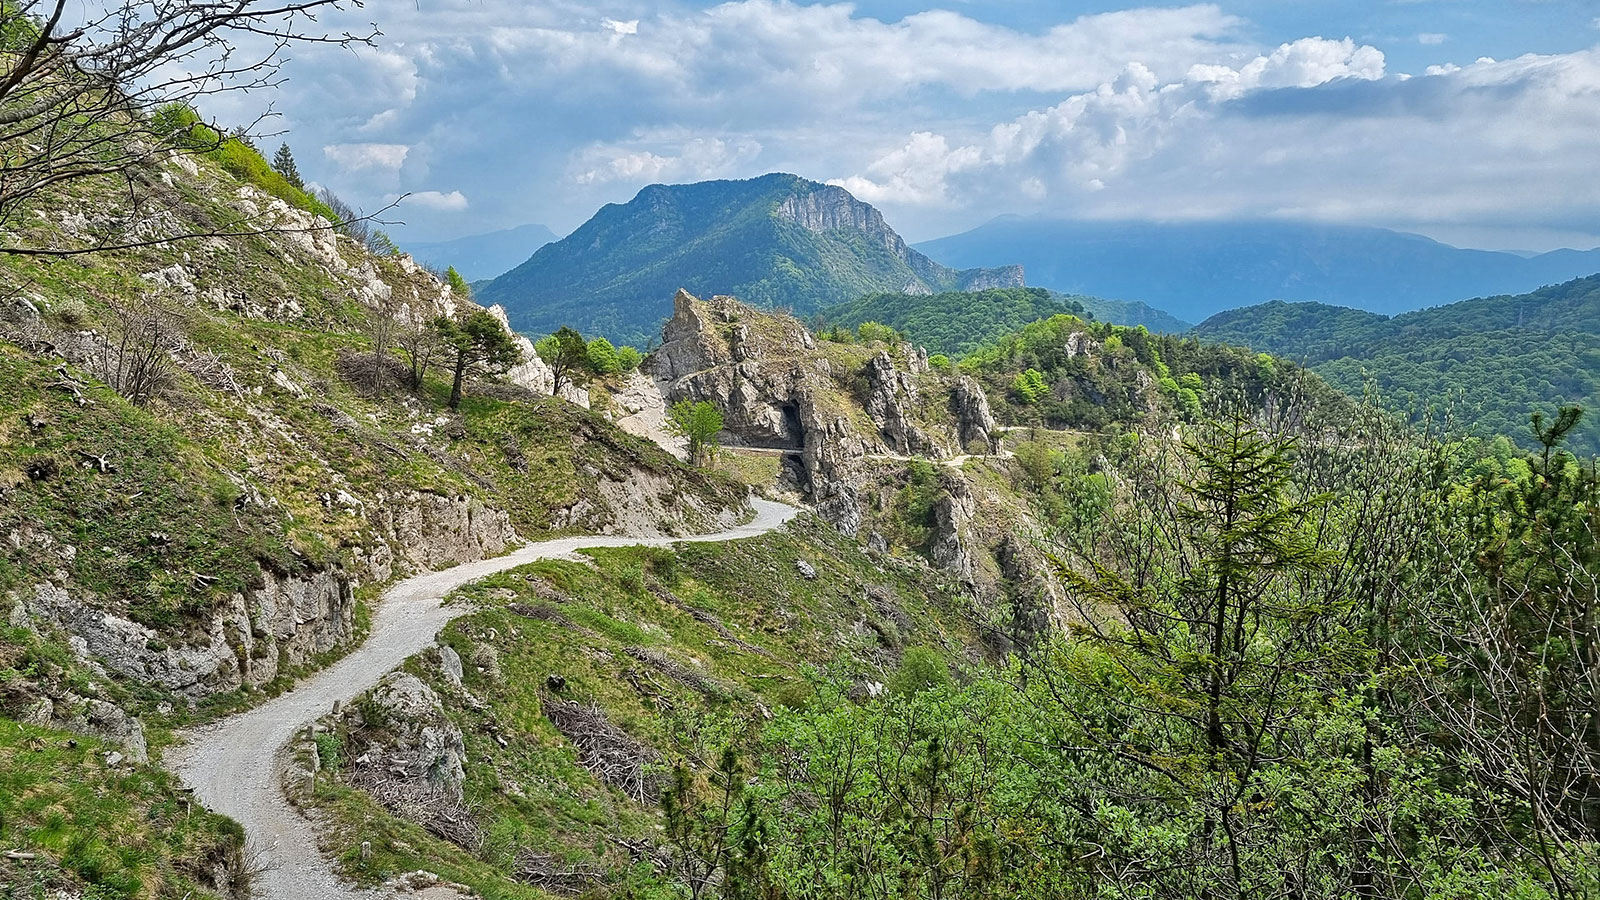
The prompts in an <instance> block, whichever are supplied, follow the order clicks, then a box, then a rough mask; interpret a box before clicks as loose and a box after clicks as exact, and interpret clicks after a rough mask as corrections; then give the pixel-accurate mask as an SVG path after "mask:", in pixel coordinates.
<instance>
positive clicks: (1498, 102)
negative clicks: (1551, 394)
mask: <svg viewBox="0 0 1600 900" xmlns="http://www.w3.org/2000/svg"><path fill="white" fill-rule="evenodd" d="M1382 71H1383V60H1382V56H1381V54H1377V53H1376V51H1374V50H1372V48H1363V47H1356V46H1354V45H1352V44H1350V43H1349V42H1336V41H1322V42H1319V43H1316V44H1308V43H1306V42H1295V44H1294V45H1285V46H1284V47H1280V48H1279V50H1278V51H1277V52H1274V53H1272V54H1270V55H1266V56H1263V57H1258V58H1257V59H1255V60H1252V61H1250V62H1247V63H1244V64H1243V65H1241V66H1239V67H1238V68H1234V69H1231V70H1230V69H1224V68H1222V67H1196V68H1195V69H1192V70H1191V71H1190V73H1189V75H1188V77H1186V78H1185V79H1183V80H1181V81H1176V82H1167V83H1163V82H1161V81H1160V80H1159V79H1156V78H1155V77H1154V76H1153V74H1152V73H1151V72H1150V71H1149V70H1148V69H1145V68H1143V67H1140V66H1136V65H1134V66H1129V68H1128V70H1127V71H1126V72H1125V73H1124V74H1123V76H1122V77H1120V78H1118V79H1117V80H1115V81H1112V82H1108V83H1106V84H1103V85H1101V86H1099V87H1098V88H1096V89H1095V90H1092V91H1087V92H1083V93H1080V94H1076V95H1074V96H1072V97H1069V98H1068V99H1066V100H1065V101H1063V102H1061V103H1059V104H1056V105H1054V106H1051V107H1047V108H1044V109H1039V110H1035V111H1032V112H1029V113H1026V114H1024V115H1022V116H1019V117H1017V118H1015V119H1012V120H1008V121H1005V122H1001V123H999V124H996V125H995V126H993V127H992V128H991V129H990V130H989V131H988V132H987V133H986V134H981V135H976V136H974V138H973V139H972V140H969V141H966V142H957V141H953V140H950V139H949V138H948V137H947V136H945V135H943V134H938V133H931V132H917V133H914V134H912V135H911V136H910V138H909V139H907V140H906V141H905V142H904V143H901V144H897V145H895V146H893V147H891V148H889V149H887V150H885V151H883V152H882V153H880V154H879V155H878V156H877V157H876V158H875V159H874V160H872V161H871V162H870V163H868V164H866V165H865V166H863V168H862V170H861V172H860V174H858V175H855V176H852V177H848V178H844V179H840V183H842V184H845V185H846V186H848V187H849V188H850V189H851V190H852V191H856V192H859V193H860V194H861V195H862V196H863V197H865V198H870V199H872V200H874V201H875V202H879V203H885V204H889V205H891V206H894V207H898V208H901V209H915V208H917V207H919V206H923V207H938V206H950V205H954V206H957V207H964V208H974V207H979V206H986V207H988V208H991V209H996V210H997V211H998V210H1012V211H1025V210H1029V209H1033V210H1047V211H1048V210H1059V209H1062V208H1071V209H1073V210H1075V212H1076V213H1078V214H1080V215H1089V216H1116V217H1124V216H1127V217H1155V218H1225V217H1230V216H1281V217H1286V218H1310V219H1318V220H1333V221H1355V222H1362V221H1365V222H1384V223H1403V222H1474V221H1482V220H1483V219H1484V218H1485V217H1489V218H1493V217H1497V216H1498V217H1502V218H1503V220H1506V221H1513V220H1519V219H1526V220H1527V221H1528V222H1533V223H1536V222H1538V221H1540V217H1554V218H1555V219H1559V218H1560V217H1562V216H1568V217H1578V216H1584V215H1588V211H1589V210H1592V209H1593V208H1594V207H1595V206H1596V205H1597V204H1600V186H1597V185H1596V184H1595V182H1594V181H1593V180H1592V179H1590V178H1587V177H1586V176H1585V174H1584V173H1586V172H1588V171H1589V170H1590V169H1591V168H1592V143H1591V141H1592V138H1591V136H1592V134H1593V133H1594V132H1595V130H1596V129H1597V128H1600V105H1597V104H1595V103H1594V102H1593V98H1594V97H1595V96H1596V95H1597V94H1600V49H1597V50H1592V51H1585V52H1581V53H1576V54H1569V55H1562V56H1525V57H1521V58H1519V59H1515V60H1506V61H1501V62H1496V61H1494V60H1490V59H1484V60H1480V61H1478V62H1476V63H1474V64H1472V65H1470V66H1467V67H1465V68H1457V67H1440V68H1438V69H1436V70H1433V71H1430V74H1431V75H1433V77H1432V78H1429V79H1415V80H1405V79H1401V78H1398V77H1392V78H1382V77H1381V75H1382ZM1506 121H1516V122H1519V123H1520V127H1519V128H1517V129H1507V128H1505V127H1504V123H1505V122H1506ZM1513 198H1514V199H1513Z"/></svg>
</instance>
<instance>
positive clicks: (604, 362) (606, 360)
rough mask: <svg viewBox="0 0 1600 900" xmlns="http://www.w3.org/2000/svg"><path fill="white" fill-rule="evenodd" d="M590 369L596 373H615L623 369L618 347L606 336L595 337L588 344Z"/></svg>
mask: <svg viewBox="0 0 1600 900" xmlns="http://www.w3.org/2000/svg"><path fill="white" fill-rule="evenodd" d="M588 361H589V371H591V372H593V373H595V374H596V375H615V374H617V373H618V372H621V371H622V360H621V358H620V357H619V356H618V355H617V348H616V347H614V346H612V344H611V342H610V341H608V340H606V339H605V338H603V337H602V338H595V339H593V340H591V341H590V342H589V344H588Z"/></svg>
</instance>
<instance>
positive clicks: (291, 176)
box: [272, 143, 306, 191]
mask: <svg viewBox="0 0 1600 900" xmlns="http://www.w3.org/2000/svg"><path fill="white" fill-rule="evenodd" d="M272 168H273V169H274V170H275V171H277V173H278V174H279V175H282V176H283V179H284V180H285V181H287V182H289V183H290V184H292V185H294V186H295V187H297V188H299V189H300V190H302V191H303V190H305V189H306V183H305V181H304V180H302V179H301V178H300V168H299V167H298V166H296V165H295V164H294V153H292V152H291V151H290V150H289V145H288V144H286V143H285V144H280V145H278V152H277V153H274V154H273V155H272Z"/></svg>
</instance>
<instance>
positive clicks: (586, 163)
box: [572, 135, 761, 185]
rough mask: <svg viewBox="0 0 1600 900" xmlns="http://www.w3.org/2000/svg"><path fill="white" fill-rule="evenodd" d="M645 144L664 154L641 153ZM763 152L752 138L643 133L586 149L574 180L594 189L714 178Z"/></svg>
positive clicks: (575, 171) (578, 164)
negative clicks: (678, 136)
mask: <svg viewBox="0 0 1600 900" xmlns="http://www.w3.org/2000/svg"><path fill="white" fill-rule="evenodd" d="M646 145H648V146H653V147H655V150H660V151H662V152H660V153H657V152H655V150H650V149H642V147H643V146H646ZM760 153H761V144H760V143H759V142H757V141H754V140H750V139H748V138H745V139H738V138H735V139H731V140H723V139H721V138H709V139H708V138H679V139H676V140H674V139H673V137H672V136H671V135H645V136H641V137H639V138H637V139H636V140H635V141H633V142H630V143H623V144H596V145H594V146H591V147H588V148H587V149H585V150H584V151H583V152H582V153H581V154H579V155H578V157H577V159H576V160H575V161H574V164H573V173H572V180H573V181H574V182H576V183H578V184H585V185H590V184H607V183H610V182H624V183H629V184H645V183H648V182H654V181H672V180H683V179H688V180H701V179H706V178H716V177H721V176H726V175H731V174H734V173H735V172H736V171H737V169H738V167H739V166H740V165H741V164H742V163H745V162H748V161H749V160H752V159H754V158H755V157H756V156H757V155H759V154H760Z"/></svg>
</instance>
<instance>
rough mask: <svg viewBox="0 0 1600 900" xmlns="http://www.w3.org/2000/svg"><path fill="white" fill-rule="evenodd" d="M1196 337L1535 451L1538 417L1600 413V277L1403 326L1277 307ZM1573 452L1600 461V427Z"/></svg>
mask: <svg viewBox="0 0 1600 900" xmlns="http://www.w3.org/2000/svg"><path fill="white" fill-rule="evenodd" d="M1196 334H1198V335H1200V336H1201V337H1203V338H1205V339H1206V340H1214V341H1223V342H1226V343H1230V344H1237V345H1240V346H1247V347H1254V348H1256V349H1259V350H1265V351H1268V352H1270V353H1273V354H1275V355H1278V356H1282V357H1286V358H1289V359H1294V360H1303V361H1304V362H1305V364H1306V365H1308V366H1310V367H1311V368H1313V369H1315V370H1316V371H1317V372H1318V373H1319V374H1321V375H1322V376H1323V377H1324V378H1326V379H1328V381H1330V382H1331V383H1333V384H1334V385H1337V386H1338V387H1340V388H1342V389H1344V390H1346V391H1348V392H1350V393H1352V394H1359V393H1360V392H1361V391H1362V390H1363V388H1364V386H1365V385H1366V384H1367V383H1368V382H1371V383H1373V384H1374V385H1375V386H1376V387H1377V389H1378V391H1379V392H1380V393H1381V394H1382V395H1383V396H1384V397H1385V398H1386V400H1387V401H1388V402H1390V403H1392V404H1393V405H1394V406H1396V407H1397V408H1399V409H1403V410H1409V411H1413V412H1415V413H1417V414H1422V413H1424V412H1426V413H1431V414H1433V415H1434V416H1437V417H1443V416H1444V415H1446V414H1448V415H1449V416H1450V417H1451V418H1452V419H1453V425H1454V426H1455V427H1457V428H1461V429H1465V430H1469V431H1471V432H1473V433H1476V434H1480V435H1483V436H1492V435H1496V434H1503V435H1510V436H1512V437H1514V438H1515V439H1516V440H1517V441H1518V442H1519V443H1521V444H1523V445H1525V446H1535V445H1536V444H1537V439H1536V437H1535V435H1534V434H1533V433H1532V432H1531V431H1530V430H1529V428H1528V418H1529V415H1530V414H1531V413H1532V412H1533V411H1535V410H1542V411H1544V412H1545V413H1546V414H1547V415H1549V414H1553V412H1554V411H1555V409H1556V408H1557V407H1559V406H1561V405H1562V404H1567V403H1576V404H1581V405H1583V406H1585V407H1590V408H1593V407H1594V406H1595V405H1596V403H1597V402H1600V276H1590V277H1588V278H1579V279H1575V280H1573V281H1569V282H1567V283H1565V284H1559V285H1553V286H1550V287H1545V288H1541V289H1539V290H1537V291H1533V292H1531V293H1527V294H1518V295H1502V296H1496V297H1479V298H1476V299H1472V300H1462V301H1460V302H1458V303H1451V304H1448V305H1445V306H1438V307H1434V308H1432V309H1423V310H1417V311H1416V312H1411V313H1405V314H1404V315H1399V316H1395V317H1393V318H1386V317H1384V316H1380V315H1375V314H1372V313H1367V312H1363V311H1361V310H1354V309H1345V308H1342V307H1336V306H1327V305H1324V304H1319V303H1282V302H1274V303H1266V304H1262V305H1260V306H1253V307H1248V308H1245V309H1237V310H1230V311H1229V312H1226V313H1221V314H1219V315H1216V316H1213V317H1212V318H1210V319H1207V320H1206V321H1205V322H1203V323H1201V324H1200V325H1199V326H1198V327H1197V328H1196ZM1570 442H1571V446H1572V447H1573V449H1574V450H1577V451H1579V452H1580V453H1583V454H1589V455H1592V454H1595V453H1600V420H1597V419H1593V418H1591V419H1588V420H1586V421H1584V422H1582V423H1580V424H1579V425H1578V427H1577V428H1576V429H1574V431H1573V433H1572V435H1571V437H1570Z"/></svg>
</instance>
